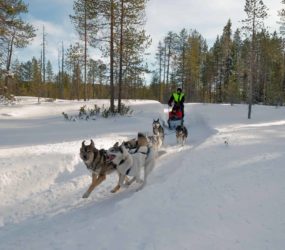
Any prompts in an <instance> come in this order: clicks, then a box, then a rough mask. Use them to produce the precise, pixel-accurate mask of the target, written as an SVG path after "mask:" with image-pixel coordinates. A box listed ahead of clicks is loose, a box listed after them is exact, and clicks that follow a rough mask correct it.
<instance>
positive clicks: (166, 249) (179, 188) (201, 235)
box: [0, 102, 285, 250]
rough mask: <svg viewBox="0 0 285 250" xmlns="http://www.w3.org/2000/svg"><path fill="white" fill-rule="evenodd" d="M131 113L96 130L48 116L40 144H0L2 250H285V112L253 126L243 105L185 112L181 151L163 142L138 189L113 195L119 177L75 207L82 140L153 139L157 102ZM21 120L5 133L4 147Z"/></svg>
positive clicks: (83, 175)
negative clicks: (140, 135)
mask: <svg viewBox="0 0 285 250" xmlns="http://www.w3.org/2000/svg"><path fill="white" fill-rule="evenodd" d="M131 104H132V105H133V108H134V110H135V114H134V116H133V117H126V118H119V119H117V118H116V119H113V120H112V119H111V120H98V121H96V122H95V123H94V125H93V123H84V122H78V123H75V124H68V123H66V122H65V121H62V117H58V118H57V117H56V115H54V114H53V112H55V111H52V112H49V111H48V110H49V109H46V110H47V112H48V113H49V114H46V116H44V117H43V119H44V121H45V122H47V124H43V121H41V122H40V123H37V124H35V125H37V126H38V128H39V129H36V130H35V137H37V136H38V135H40V131H41V130H46V129H47V128H48V127H49V129H48V131H47V132H49V133H47V136H46V137H44V136H43V137H42V139H41V140H42V143H39V141H40V140H38V139H37V138H28V137H29V136H31V134H29V133H30V132H29V133H28V135H24V133H25V131H26V130H25V129H23V130H22V133H23V135H22V136H23V137H22V138H26V139H25V140H23V141H21V142H20V143H19V142H17V140H16V139H11V140H10V141H8V142H7V143H5V142H4V143H1V144H0V200H1V206H0V248H1V249H5V250H9V249H11V250H15V249H16V250H18V249H19V250H20V249H21V250H23V249H24V250H38V249H42V250H50V249H71V250H77V249H94V248H95V249H96V250H103V249H104V250H106V249H122V250H133V249H139V250H151V249H159V250H160V249H163V250H172V249H178V250H180V249H181V250H182V249H195V250H196V249H197V250H204V249H232V250H240V249H245V250H253V249H256V250H257V249H258V250H265V249H274V250H283V247H284V244H285V241H284V234H283V232H284V231H285V220H284V218H285V216H284V211H285V201H284V199H283V197H284V195H285V183H284V178H285V169H284V167H283V165H284V161H285V155H284V152H283V151H284V147H285V140H284V138H285V126H284V124H285V120H284V118H283V117H284V112H285V111H284V109H279V110H278V109H274V108H272V107H262V110H261V109H258V108H256V107H255V108H254V111H255V113H254V119H253V120H252V121H248V120H247V119H246V117H244V115H245V114H246V112H244V108H245V107H244V106H242V105H241V106H238V105H237V106H233V107H231V106H230V105H202V104H189V105H186V110H187V114H186V117H187V119H186V121H185V125H186V126H187V128H188V130H189V134H190V138H189V140H188V141H187V144H186V145H185V146H184V147H181V146H177V145H176V138H175V133H169V134H168V135H167V136H166V138H165V145H164V146H163V147H162V148H161V150H160V152H159V154H158V155H159V159H158V161H157V164H156V167H155V169H154V171H153V172H152V174H151V175H150V176H149V178H148V183H147V185H146V187H145V188H144V189H143V190H142V191H140V192H135V186H131V187H130V188H128V189H122V190H121V191H120V192H118V193H116V194H111V193H110V190H111V189H112V188H113V187H114V185H116V182H117V176H116V175H115V174H114V175H111V176H108V178H107V180H106V181H105V182H104V183H103V184H101V185H100V186H98V187H97V188H96V189H95V190H94V191H93V193H92V194H91V196H90V197H89V198H88V199H82V198H81V196H82V194H83V193H84V191H85V190H86V188H87V187H88V185H89V184H90V179H91V178H90V174H89V172H88V171H87V169H86V167H85V166H84V165H83V163H82V161H81V160H80V158H79V148H80V146H81V142H82V140H87V141H88V140H89V139H90V138H92V139H93V140H94V142H95V145H96V146H97V147H98V148H108V147H110V146H111V145H113V144H114V143H115V142H116V141H123V140H126V139H129V138H132V137H134V136H135V135H136V133H137V132H138V131H142V132H147V133H151V123H152V119H156V118H157V117H160V118H161V119H163V118H164V114H163V113H162V111H161V112H159V111H158V108H159V110H163V106H162V105H160V104H158V103H156V102H146V103H143V102H135V103H131ZM56 105H59V106H60V104H56ZM78 105H81V104H77V106H78ZM42 106H43V109H42V107H39V108H41V110H44V109H45V107H44V105H42ZM71 106H72V107H73V108H74V106H73V105H71ZM24 107H25V106H24ZM37 107H38V106H37ZM67 107H68V105H66V108H67ZM56 108H58V107H56ZM13 112H14V111H13ZM17 112H19V115H20V114H21V112H20V111H19V110H18V111H17ZM24 112H26V113H27V112H28V109H27V110H26V109H25V108H24ZM34 112H35V113H34V115H35V117H34V118H36V113H37V112H36V111H35V110H34ZM5 114H11V110H10V109H9V108H7V109H6V110H5ZM264 114H266V116H264ZM41 115H43V114H42V113H41ZM267 115H268V116H267ZM16 118H17V117H13V118H11V119H12V120H9V116H5V117H4V119H5V121H6V122H7V124H5V123H4V124H3V123H2V124H0V133H1V135H2V133H3V131H5V133H6V132H7V131H8V132H9V133H7V134H5V138H12V136H13V129H12V130H9V124H11V125H12V124H13V121H15V119H16ZM17 119H18V118H17ZM35 121H37V120H33V122H35ZM25 122H26V123H27V126H28V127H29V121H28V120H27V121H25ZM66 124H68V130H67V129H66V128H65V125H66ZM12 127H13V126H12ZM43 127H44V128H43ZM50 131H55V132H53V133H54V135H52V133H50ZM71 133H74V135H73V136H72V137H71V138H69V135H70V134H71ZM57 134H59V135H60V136H58V137H57V136H56V135H57ZM62 138H65V140H62ZM88 142H89V141H88ZM11 145H13V147H11Z"/></svg>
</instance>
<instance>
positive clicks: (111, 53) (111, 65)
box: [110, 0, 115, 112]
mask: <svg viewBox="0 0 285 250" xmlns="http://www.w3.org/2000/svg"><path fill="white" fill-rule="evenodd" d="M110 8H111V25H110V94H111V96H110V110H111V111H112V112H114V111H115V104H114V102H115V88H114V23H115V20H114V19H115V18H114V0H111V6H110Z"/></svg>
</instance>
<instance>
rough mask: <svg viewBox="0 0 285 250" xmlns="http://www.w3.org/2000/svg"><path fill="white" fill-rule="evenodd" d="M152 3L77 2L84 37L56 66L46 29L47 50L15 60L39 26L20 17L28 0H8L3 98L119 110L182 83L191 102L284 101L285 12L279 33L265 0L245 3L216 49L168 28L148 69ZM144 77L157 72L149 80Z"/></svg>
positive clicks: (0, 18) (0, 10)
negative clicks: (100, 104)
mask: <svg viewBox="0 0 285 250" xmlns="http://www.w3.org/2000/svg"><path fill="white" fill-rule="evenodd" d="M146 4H147V0H132V1H131V0H110V1H103V0H75V1H74V8H73V10H74V13H73V14H72V15H71V16H70V18H71V21H72V23H73V24H74V27H75V29H76V31H77V32H78V34H79V37H80V39H81V42H77V43H75V44H71V45H68V46H66V45H64V44H62V46H61V48H59V52H58V68H57V69H54V68H53V67H52V64H51V62H50V61H49V60H47V59H46V58H48V55H46V51H45V46H46V39H48V37H47V36H46V34H45V31H44V27H43V41H42V52H41V54H40V55H38V56H36V55H33V56H34V57H32V58H31V60H29V61H27V62H19V61H17V60H14V61H13V60H11V58H12V54H13V51H14V47H16V48H24V47H25V46H27V44H28V43H29V42H30V41H31V39H32V38H33V37H35V30H34V28H33V27H32V26H31V25H29V24H27V23H25V22H24V21H23V20H22V19H21V15H22V14H23V13H27V12H28V9H27V6H26V5H25V4H24V3H23V2H22V1H20V0H13V1H11V0H9V1H8V0H4V1H3V4H2V3H1V6H0V24H1V25H0V43H1V47H0V59H1V60H0V68H1V71H0V79H1V80H0V81H1V82H0V83H1V85H0V86H1V88H0V95H5V96H6V97H7V98H9V97H10V96H12V95H32V96H38V97H48V98H62V99H91V98H109V99H110V101H111V107H112V105H114V100H115V99H118V100H119V107H120V100H121V99H125V98H128V99H132V98H139V99H156V100H159V101H161V102H164V103H165V102H166V101H167V100H168V98H169V95H170V94H171V92H172V91H173V90H175V89H176V88H177V87H178V86H180V87H182V88H183V90H184V92H185V96H186V101H187V102H212V103H249V104H250V105H251V104H254V103H263V104H270V105H283V103H284V102H285V47H284V39H283V37H282V35H283V33H282V28H284V26H285V25H284V22H283V21H284V16H285V14H284V13H285V11H284V10H283V9H281V10H280V12H279V16H280V27H281V35H279V34H278V33H277V32H273V33H270V32H269V31H268V30H267V29H266V28H264V25H263V20H264V18H266V15H267V11H268V10H267V8H266V7H265V5H264V4H263V2H262V1H260V0H246V3H245V12H246V14H247V18H246V19H245V20H242V21H243V27H241V28H240V29H236V30H235V31H233V30H232V24H231V21H230V20H229V21H228V22H227V24H226V25H225V27H224V29H223V30H222V31H221V35H218V36H217V38H216V41H215V43H214V44H213V46H212V47H209V46H208V44H207V42H206V40H205V39H204V38H203V36H202V35H201V34H200V33H199V32H198V31H197V30H191V29H186V28H185V29H182V30H181V31H180V32H179V33H176V32H173V31H169V32H168V33H167V34H165V37H164V38H163V39H162V40H161V41H160V42H159V44H158V47H157V52H156V55H155V60H156V63H155V69H154V70H150V69H149V67H148V65H147V63H146V61H145V51H146V49H147V48H148V47H149V45H150V37H149V36H147V35H146V33H145V30H144V28H143V26H144V24H145V7H146ZM282 4H284V3H283V2H282ZM253 7H254V8H253ZM276 14H277V13H276ZM23 34H24V35H23ZM88 47H93V48H99V49H100V50H101V52H102V60H94V59H91V56H92V55H89V54H88ZM145 74H151V75H152V79H151V82H150V83H148V84H146V82H145ZM249 118H250V112H249Z"/></svg>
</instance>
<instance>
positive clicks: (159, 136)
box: [148, 119, 164, 150]
mask: <svg viewBox="0 0 285 250" xmlns="http://www.w3.org/2000/svg"><path fill="white" fill-rule="evenodd" d="M152 131H153V136H149V138H148V139H149V141H150V143H151V145H153V147H154V149H156V150H158V149H159V148H160V147H161V146H162V144H163V142H164V128H163V127H162V126H161V124H160V122H159V119H157V120H153V122H152Z"/></svg>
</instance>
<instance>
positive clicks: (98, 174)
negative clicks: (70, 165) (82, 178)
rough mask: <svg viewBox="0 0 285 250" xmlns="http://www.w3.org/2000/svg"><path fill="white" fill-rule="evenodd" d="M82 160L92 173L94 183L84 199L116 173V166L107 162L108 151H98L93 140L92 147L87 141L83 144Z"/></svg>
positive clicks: (84, 195)
mask: <svg viewBox="0 0 285 250" xmlns="http://www.w3.org/2000/svg"><path fill="white" fill-rule="evenodd" d="M80 158H81V159H82V160H83V162H84V164H85V166H86V167H87V169H89V170H90V171H91V172H92V183H91V185H90V186H89V188H88V189H87V191H86V192H85V193H84V194H83V196H82V198H87V197H88V196H89V195H90V193H91V192H92V191H93V190H94V188H95V187H97V186H98V185H99V184H100V183H102V182H103V181H104V180H105V179H106V175H107V174H110V173H112V172H114V171H116V168H115V166H114V164H112V163H110V162H107V154H106V150H104V149H100V150H99V149H97V148H96V147H95V145H94V142H93V140H91V143H90V145H85V141H83V142H82V145H81V148H80ZM112 191H113V190H112ZM112 191H111V192H112Z"/></svg>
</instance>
